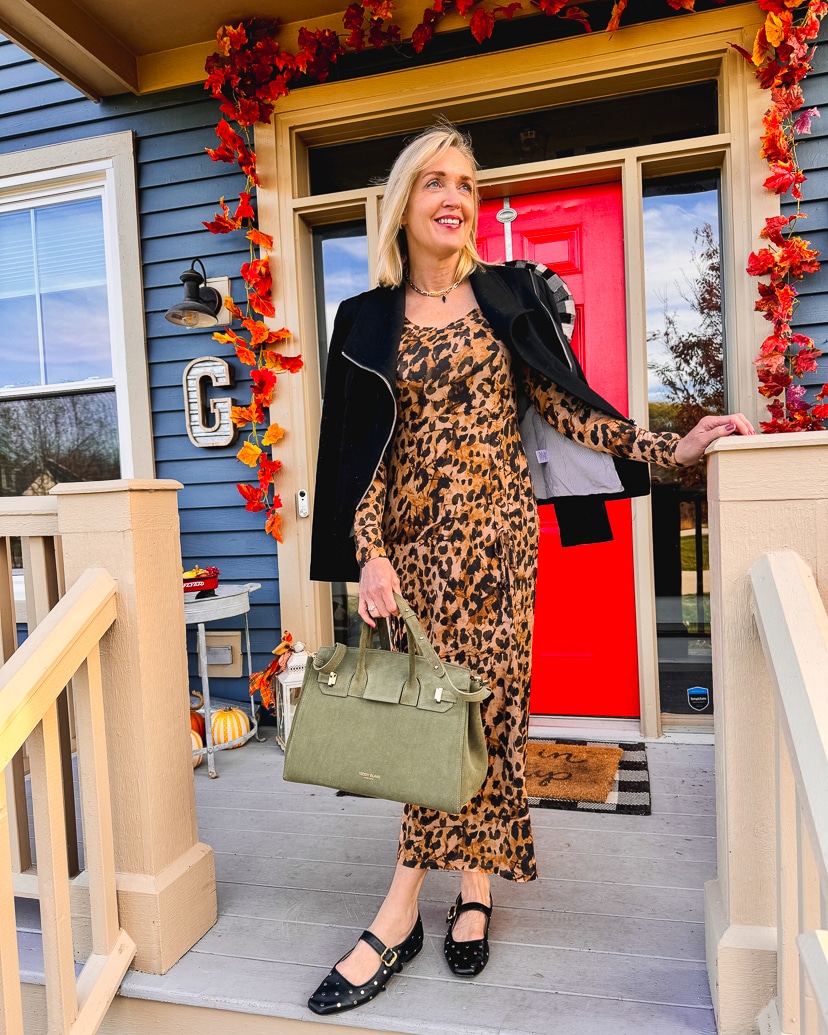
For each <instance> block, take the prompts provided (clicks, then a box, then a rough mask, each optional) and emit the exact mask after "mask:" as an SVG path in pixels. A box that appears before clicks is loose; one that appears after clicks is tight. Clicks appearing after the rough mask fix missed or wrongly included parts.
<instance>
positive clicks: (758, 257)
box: [747, 248, 775, 277]
mask: <svg viewBox="0 0 828 1035" xmlns="http://www.w3.org/2000/svg"><path fill="white" fill-rule="evenodd" d="M774 262H775V256H774V253H773V252H772V251H771V250H770V248H760V249H759V251H758V252H751V253H750V255H749V256H748V264H747V272H748V273H749V274H750V275H751V277H763V276H764V275H765V274H766V273H768V272H770V270H772V269H773V264H774Z"/></svg>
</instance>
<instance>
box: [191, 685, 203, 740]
mask: <svg viewBox="0 0 828 1035" xmlns="http://www.w3.org/2000/svg"><path fill="white" fill-rule="evenodd" d="M190 697H191V698H196V699H197V703H196V704H191V705H190V729H191V730H194V731H195V732H196V733H197V734H198V735H199V737H201V740H202V743H203V741H204V732H205V729H204V716H203V715H202V714H201V712H200V711H198V709H199V708H200V707H201V705H202V703H203V701H204V698H203V697H202V696H201V694H200V693H198V692H197V691H195V690H194V691H192V692H191V694H190Z"/></svg>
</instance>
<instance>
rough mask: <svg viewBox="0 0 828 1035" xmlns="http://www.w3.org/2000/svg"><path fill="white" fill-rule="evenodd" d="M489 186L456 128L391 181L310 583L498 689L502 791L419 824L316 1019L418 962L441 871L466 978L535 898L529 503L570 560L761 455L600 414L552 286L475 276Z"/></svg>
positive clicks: (347, 366) (453, 952) (339, 400)
mask: <svg viewBox="0 0 828 1035" xmlns="http://www.w3.org/2000/svg"><path fill="white" fill-rule="evenodd" d="M475 172H476V167H475V161H474V157H473V155H472V152H471V149H470V146H469V143H468V141H467V140H466V139H465V138H464V137H463V136H462V135H461V134H460V133H459V132H458V131H457V130H456V129H455V128H454V127H452V126H450V125H447V124H441V125H438V126H436V127H435V128H433V129H430V130H427V131H426V132H425V133H423V134H421V135H420V136H419V137H417V138H416V139H415V140H414V141H412V142H411V143H410V144H408V145H407V146H406V148H405V149H404V150H403V151H402V153H401V154H400V156H399V157H398V158H397V160H396V162H395V164H394V167H393V169H392V171H391V174H390V177H389V180H388V185H387V189H386V193H385V198H384V201H383V207H382V217H381V225H380V235H379V249H378V250H379V266H378V280H379V284H380V286H379V287H378V288H375V289H374V290H373V291H369V292H366V293H365V294H363V295H360V296H358V297H357V298H352V299H348V300H347V301H346V302H344V303H343V304H342V305H341V306H340V309H339V312H338V314H337V319H336V324H335V327H334V333H333V338H332V342H331V349H330V358H329V362H328V372H327V388H326V394H325V405H324V409H323V417H322V428H321V436H320V449H319V464H318V470H317V487H316V499H315V505H314V511H315V516H314V541H313V556H312V562H311V577H312V578H315V579H320V580H326V581H355V580H356V579H357V577H358V578H359V614H360V616H361V617H362V618H363V620H364V621H366V622H367V623H368V624H369V625H371V626H373V625H375V623H376V620H377V619H378V618H385V617H387V616H389V615H393V614H396V605H395V603H394V597H393V594H394V592H397V593H401V594H402V595H403V596H405V598H406V599H407V600H408V601H409V603H410V604H411V605H412V607H413V608H414V611H415V612H416V613H417V615H418V616H419V618H420V620H421V622H422V624H423V626H424V628H425V629H426V630H427V632H428V635H429V637H430V639H431V641H432V643H433V644H434V645H435V647H436V649H437V651H438V653H439V654H440V655H441V657H442V658H443V659H444V660H446V661H452V662H455V663H457V664H460V665H464V666H466V667H468V668H470V669H471V670H472V671H473V672H474V673H475V674H476V675H477V676H478V677H480V678H481V679H482V680H484V681H485V682H486V683H487V684H488V685H489V686H490V688H491V689H492V691H493V693H492V697H491V698H489V700H488V701H487V702H486V704H485V705H484V706H483V722H484V728H485V731H486V736H487V742H488V746H489V763H490V764H489V771H488V775H487V777H486V781H485V783H484V784H483V787H482V789H481V791H480V793H479V794H478V795H476V796H475V798H473V799H472V801H471V802H469V804H468V805H467V806H466V807H465V808H464V809H463V811H462V812H461V813H460V814H459V815H458V816H449V815H446V814H443V813H438V812H433V811H430V810H427V809H423V808H419V807H412V806H406V807H405V809H404V814H403V820H402V829H401V833H400V845H399V852H398V865H397V867H396V870H395V874H394V878H393V881H392V884H391V888H390V890H389V892H388V895H387V897H386V899H385V900H384V902H383V904H382V906H381V908H380V910H379V913H378V914H377V916H376V918H375V920H374V922H373V923H372V924H371V926H370V928H369V930H368V931H366V932H365V933H364V934H363V935H362V936H361V937H360V940H359V941H358V942H357V944H356V946H355V947H354V949H353V950H352V951H351V952H350V953H348V955H347V956H346V957H344V958H343V959H342V960H340V961H339V963H337V965H336V966H335V968H334V969H333V970H332V971H331V972H330V973H329V974H328V976H327V977H326V978H325V980H324V981H323V982H322V984H321V985H320V986H319V988H318V989H317V990H316V992H314V994H313V995H312V996H311V998H310V1000H309V1003H308V1005H309V1006H310V1008H311V1009H312V1010H314V1011H315V1012H316V1013H332V1012H341V1011H342V1010H344V1009H351V1008H353V1007H354V1006H358V1005H360V1004H361V1003H363V1002H368V1001H370V1000H371V999H372V998H373V997H374V996H375V995H376V994H377V992H378V991H380V990H381V989H382V988H383V987H384V986H385V984H386V983H387V981H388V980H389V979H390V977H391V976H392V975H393V974H394V973H397V972H399V970H401V969H402V967H403V965H404V964H405V963H406V962H407V961H408V960H410V959H412V958H413V957H414V956H415V955H416V954H417V953H418V952H419V950H420V948H421V947H422V942H423V928H422V923H421V921H420V918H419V913H418V909H417V898H418V893H419V890H420V886H421V885H422V882H423V879H424V877H425V874H426V872H427V871H428V870H429V869H452V870H459V871H461V883H460V894H459V895H458V897H457V901H456V903H455V905H454V906H452V907H451V909H450V910H449V916H448V923H449V928H448V932H447V934H446V940H445V956H446V961H447V963H448V966H449V968H450V969H451V970H452V972H453V973H455V974H459V975H466V976H473V975H475V974H478V973H480V971H481V970H482V969H483V967H484V966H485V965H486V962H487V960H488V952H489V948H488V939H487V935H488V927H489V919H490V916H491V907H492V899H491V892H490V887H489V876H490V874H499V875H500V876H502V877H505V878H507V879H509V880H516V881H529V880H533V879H534V878H535V876H536V871H535V857H534V849H533V845H532V832H531V827H530V822H529V809H528V805H527V800H526V793H525V787H524V754H525V744H526V738H527V732H528V708H529V674H530V658H531V634H532V614H533V605H534V580H535V568H536V560H537V539H538V518H537V509H536V497H537V499H540V500H541V501H543V502H546V501H549V500H550V499H551V500H553V501H554V502H555V505H556V511H557V517H558V521H559V525H560V528H561V536H562V541H563V542H564V544H565V545H572V544H575V543H583V542H597V541H602V540H606V539H609V538H611V533H610V532H609V525H608V523H607V521H606V512H605V508H604V500H606V499H612V498H623V497H627V496H631V495H640V494H642V493H646V492H647V491H648V488H649V476H648V467H647V464H648V462H654V463H658V464H662V465H664V466H674V465H675V466H679V465H684V464H692V463H695V462H697V461H698V460H699V459H700V457H701V456H702V454H703V452H704V450H705V448H706V447H707V446H708V445H709V444H710V443H711V442H713V441H714V440H715V439H716V438H719V437H721V436H723V435H729V434H731V433H733V432H738V433H740V434H753V429H752V428H751V426H750V424H749V423H748V421H747V420H746V419H745V418H744V417H743V416H742V415H741V414H736V415H734V416H726V417H705V418H704V419H703V420H702V421H701V422H700V424H699V425H697V427H696V428H694V429H693V431H691V432H690V433H689V434H688V435H686V436H685V437H684V438H680V437H679V436H678V435H673V434H654V433H650V432H647V431H642V430H640V429H638V428H636V427H635V425H634V424H632V422H630V421H629V420H627V419H626V418H624V417H623V416H622V415H621V414H620V413H618V412H617V411H616V410H615V409H614V408H613V407H612V406H611V405H610V404H609V403H607V402H606V400H604V399H602V398H601V397H600V396H598V395H597V394H596V393H595V392H593V391H592V390H591V389H590V388H589V386H588V385H587V383H586V380H585V378H584V375H583V372H582V371H581V369H580V367H579V366H578V364H577V361H576V360H575V358H574V356H573V355H572V353H571V351H570V349H569V347H568V343H567V341H566V338H565V336H564V335H563V333H562V331H561V327H560V322H559V320H558V316H557V311H556V308H555V303H554V299H553V296H552V293H551V291H550V289H549V287H548V284H547V281H546V280H545V279H543V277H542V276H539V275H538V272H537V271H536V270H534V269H532V268H529V267H526V266H524V267H523V268H515V267H504V266H500V267H497V266H486V265H484V264H483V263H482V261H481V260H480V258H479V256H478V254H477V252H476V250H475V245H474V241H475V229H476V225H477V210H478V198H477V187H476V179H475ZM541 418H544V419H541ZM539 426H540V427H539ZM522 439H523V442H522ZM584 446H586V447H588V448H584ZM527 453H528V459H527ZM556 457H557V458H563V459H564V460H565V463H564V465H563V468H562V472H561V471H553V470H552V467H553V466H554V464H553V461H554V459H555V458H556ZM584 461H585V462H584ZM530 469H531V470H530ZM533 478H534V488H533ZM389 947H390V948H389Z"/></svg>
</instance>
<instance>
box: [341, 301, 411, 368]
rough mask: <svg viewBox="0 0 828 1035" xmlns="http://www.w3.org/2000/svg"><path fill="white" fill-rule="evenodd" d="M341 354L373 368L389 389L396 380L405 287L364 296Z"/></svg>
mask: <svg viewBox="0 0 828 1035" xmlns="http://www.w3.org/2000/svg"><path fill="white" fill-rule="evenodd" d="M364 299H365V300H364V302H363V304H362V306H361V307H360V310H359V312H358V313H357V315H356V318H355V319H354V323H353V326H352V327H351V330H350V333H349V334H348V337H347V338H346V339H345V342H344V344H343V346H342V354H343V355H344V356H345V357H346V358H347V359H350V360H351V361H352V362H354V363H356V364H357V365H358V366H360V367H363V368H364V369H366V370H372V371H374V372H375V373H377V374H379V375H380V376H381V377H382V378H383V379H384V380H385V381H387V382H388V383H389V384H390V385H391V387H392V388H394V387H395V386H396V383H397V352H398V348H399V342H400V338H401V337H402V333H403V321H404V320H405V289H404V288H402V287H399V288H375V289H374V290H373V291H369V292H367V293H366V295H365V296H364Z"/></svg>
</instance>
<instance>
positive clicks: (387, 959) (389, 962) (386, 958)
mask: <svg viewBox="0 0 828 1035" xmlns="http://www.w3.org/2000/svg"><path fill="white" fill-rule="evenodd" d="M397 956H398V953H397V951H396V950H395V949H386V950H385V952H384V953H383V954H382V955H381V956H380V960H381V962H382V963H384V964H385V966H386V967H393V966H394V964H395V963H396V962H397Z"/></svg>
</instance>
